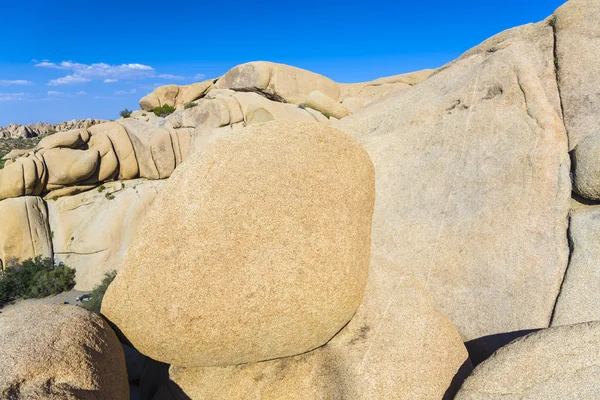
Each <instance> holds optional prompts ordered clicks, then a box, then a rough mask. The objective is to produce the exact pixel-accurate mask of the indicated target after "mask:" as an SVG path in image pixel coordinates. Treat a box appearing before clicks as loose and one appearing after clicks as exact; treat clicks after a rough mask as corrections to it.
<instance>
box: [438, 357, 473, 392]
mask: <svg viewBox="0 0 600 400" xmlns="http://www.w3.org/2000/svg"><path fill="white" fill-rule="evenodd" d="M471 371H473V364H472V363H471V360H470V359H469V358H467V359H466V360H465V362H464V363H463V364H462V365H461V366H460V368H459V369H458V371H456V374H455V375H454V378H452V382H450V386H448V389H446V392H445V393H444V397H442V400H452V399H454V396H456V393H458V391H459V390H460V387H461V386H462V384H463V382H464V381H465V379H467V377H468V376H469V375H470V374H471Z"/></svg>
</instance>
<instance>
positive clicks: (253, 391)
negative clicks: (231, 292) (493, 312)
mask: <svg viewBox="0 0 600 400" xmlns="http://www.w3.org/2000/svg"><path fill="white" fill-rule="evenodd" d="M399 271H400V268H398V265H395V264H391V263H389V262H387V261H385V260H383V259H373V260H372V262H371V271H370V273H369V281H368V284H367V290H366V293H365V298H364V301H363V303H362V305H361V306H360V308H359V309H358V311H357V313H356V315H355V316H354V318H352V320H351V321H350V323H349V324H348V325H347V326H346V327H344V329H342V330H341V332H339V333H338V334H337V335H336V336H335V337H334V338H333V339H332V340H331V341H329V343H327V345H326V346H323V347H321V348H319V349H316V350H314V351H311V352H309V353H306V354H303V355H299V356H295V357H286V358H282V359H279V360H272V361H266V362H261V363H255V364H246V365H243V366H242V365H237V366H228V367H221V368H182V367H176V366H172V367H171V369H170V377H171V379H172V380H173V381H174V382H175V383H176V384H177V385H179V386H180V387H181V389H183V391H184V392H185V393H186V394H187V395H188V396H190V397H191V398H194V399H202V398H210V399H214V400H220V399H223V400H225V399H227V400H236V399H240V400H241V399H246V398H260V399H262V400H274V399H280V398H281V396H282V394H285V396H286V397H285V398H286V399H298V400H300V399H332V400H343V399H353V400H354V399H355V400H371V399H394V400H395V399H406V400H409V399H441V398H446V397H444V396H445V395H446V396H447V398H451V396H452V394H453V393H454V392H453V390H455V389H454V388H452V381H453V379H455V376H457V374H458V378H460V376H461V375H466V374H468V372H469V371H470V369H469V362H468V356H467V352H466V349H465V348H464V345H463V344H462V341H461V338H460V335H459V334H458V333H457V332H456V330H455V329H454V327H453V326H452V324H451V323H450V322H449V321H448V319H447V318H446V317H445V316H444V315H443V314H441V313H440V312H439V311H438V310H437V309H436V308H435V306H434V305H433V303H432V302H431V300H430V299H429V298H428V295H427V294H426V293H425V291H424V290H423V287H422V286H421V285H420V284H418V283H417V282H416V281H415V280H414V279H411V278H410V277H406V276H402V275H401V274H400V273H399ZM458 382H460V380H458Z"/></svg>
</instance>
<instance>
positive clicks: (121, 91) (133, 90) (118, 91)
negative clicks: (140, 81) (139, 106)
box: [114, 89, 137, 96]
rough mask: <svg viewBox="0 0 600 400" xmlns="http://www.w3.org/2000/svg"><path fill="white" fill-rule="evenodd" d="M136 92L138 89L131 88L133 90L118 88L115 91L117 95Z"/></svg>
mask: <svg viewBox="0 0 600 400" xmlns="http://www.w3.org/2000/svg"><path fill="white" fill-rule="evenodd" d="M135 92H137V90H136V89H131V90H117V91H115V93H114V95H115V96H125V95H128V94H135Z"/></svg>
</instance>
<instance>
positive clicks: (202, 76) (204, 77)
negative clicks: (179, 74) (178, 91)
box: [192, 74, 206, 81]
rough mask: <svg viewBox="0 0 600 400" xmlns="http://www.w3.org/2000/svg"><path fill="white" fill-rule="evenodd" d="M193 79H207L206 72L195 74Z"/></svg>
mask: <svg viewBox="0 0 600 400" xmlns="http://www.w3.org/2000/svg"><path fill="white" fill-rule="evenodd" d="M192 79H194V80H195V81H201V80H203V79H206V75H205V74H196V75H194V77H193V78H192Z"/></svg>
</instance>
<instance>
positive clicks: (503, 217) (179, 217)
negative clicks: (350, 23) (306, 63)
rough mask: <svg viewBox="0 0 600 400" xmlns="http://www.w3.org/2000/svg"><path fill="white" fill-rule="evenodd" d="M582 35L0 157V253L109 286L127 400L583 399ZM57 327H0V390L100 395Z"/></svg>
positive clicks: (585, 94) (184, 94)
mask: <svg viewBox="0 0 600 400" xmlns="http://www.w3.org/2000/svg"><path fill="white" fill-rule="evenodd" d="M594 17H597V18H595V19H594ZM599 18H600V3H598V2H597V1H596V0H570V1H569V2H567V3H566V4H565V5H564V6H562V7H561V8H559V9H558V10H557V11H556V12H555V13H554V14H553V15H552V16H550V17H548V18H547V19H545V20H544V21H541V22H539V23H534V24H528V25H525V26H521V27H517V28H514V29H509V30H507V31H505V32H502V33H500V34H498V35H496V36H494V37H492V38H490V39H488V40H486V41H485V42H483V43H481V44H480V45H478V46H476V47H475V48H473V49H471V50H469V51H467V52H466V53H465V54H463V55H462V56H461V57H459V58H458V59H457V60H455V61H452V62H450V63H448V64H447V65H444V66H442V67H441V68H438V69H436V70H425V71H419V72H414V73H410V74H404V75H398V76H394V77H388V78H382V79H378V80H375V81H372V82H366V83H357V84H342V83H337V82H335V81H333V80H331V79H329V78H327V77H325V76H322V75H319V74H317V73H314V72H310V71H306V70H303V69H300V68H296V67H291V66H287V65H282V64H276V63H270V62H263V61H257V62H251V63H247V64H242V65H239V66H236V67H234V68H233V69H231V70H229V71H228V72H227V73H225V74H224V75H223V76H221V77H219V78H215V79H210V80H207V81H204V82H200V83H195V84H192V85H186V86H175V85H169V86H165V87H160V88H158V89H156V90H155V91H154V92H152V93H150V94H149V95H147V96H145V97H144V98H142V99H141V101H140V107H141V110H138V111H135V112H133V114H132V115H131V117H130V118H125V119H120V120H118V121H114V122H107V123H101V124H95V125H94V126H85V127H78V128H77V129H71V130H68V131H63V132H59V133H56V134H54V135H49V136H47V137H45V138H44V139H43V140H41V141H40V143H39V145H38V146H37V147H36V148H35V149H33V150H30V151H15V152H12V153H11V154H10V155H9V156H7V157H8V160H9V161H8V162H7V163H6V167H5V168H4V169H2V170H0V199H1V200H0V260H1V261H2V263H3V264H4V265H5V266H6V263H7V261H8V260H10V259H12V258H20V259H23V258H28V257H32V256H36V255H43V256H48V257H54V258H56V259H58V260H59V261H62V262H64V263H66V264H67V265H71V266H74V267H75V268H76V274H77V275H76V280H77V286H76V288H78V289H81V290H88V289H91V288H92V287H93V286H94V285H95V284H96V283H98V282H99V280H100V279H101V278H102V276H103V274H104V273H106V272H108V271H112V270H113V269H117V270H119V272H118V274H117V277H116V279H115V280H114V282H113V283H112V284H111V285H110V286H109V288H108V290H107V292H106V294H105V297H104V301H103V304H102V314H103V316H104V318H106V320H107V321H108V323H109V324H110V325H111V327H112V328H113V329H114V330H115V332H117V337H119V339H121V340H122V341H123V342H125V343H127V344H128V345H132V346H134V347H135V348H136V349H137V350H138V351H139V352H141V355H139V358H140V359H143V358H144V357H149V358H150V359H152V361H149V362H148V363H147V364H148V365H150V366H154V367H152V368H154V369H153V370H152V368H150V367H148V368H146V367H147V366H146V367H144V368H137V370H136V371H137V372H135V374H134V375H135V376H136V377H139V380H140V381H144V384H143V385H142V384H141V385H140V386H143V390H140V393H141V394H142V398H143V399H144V400H146V399H148V400H153V399H154V400H160V399H174V400H179V399H184V398H192V399H216V400H218V399H223V400H225V399H227V400H236V399H240V400H241V399H247V398H252V399H261V400H278V399H281V398H286V399H302V400H305V399H327V400H330V399H334V400H347V399H353V400H354V399H356V400H371V399H437V400H439V399H451V398H454V396H455V395H456V398H457V399H465V400H466V399H499V398H502V399H520V398H531V399H549V398H553V399H554V398H557V399H562V398H565V399H566V398H569V399H570V398H582V399H583V398H585V399H588V398H589V399H593V398H599V397H600V386H599V385H598V382H599V381H600V376H599V373H598V371H600V365H599V362H600V361H599V360H600V358H599V357H598V354H600V348H599V341H598V338H599V337H600V330H599V329H600V328H599V327H600V325H599V323H600V322H599V320H600V296H599V295H598V293H599V291H598V285H600V272H599V269H598V265H599V262H600V247H599V244H598V243H599V240H600V223H598V221H599V220H600V203H599V201H600V130H599V129H600V128H599V127H600V113H599V112H598V110H599V109H600V97H598V85H599V84H600V81H599V77H600V63H598V62H597V53H598V51H597V50H598V49H599V48H600V28H599V25H598V24H597V20H598V19H599ZM165 106H169V107H165ZM157 107H159V108H161V109H162V110H171V109H174V110H175V111H174V112H172V113H171V114H169V115H165V113H164V112H163V111H161V110H156V111H157V112H156V113H155V112H154V110H155V109H156V108H157ZM157 114H158V115H157ZM80 311H81V310H77V309H74V308H72V307H67V306H64V308H61V307H58V308H56V307H55V308H52V307H49V308H39V309H33V308H32V309H28V310H27V311H26V314H24V316H21V315H20V314H15V313H8V312H7V313H6V314H0V342H2V340H4V342H2V343H3V347H4V348H0V372H2V374H0V375H2V376H1V377H0V397H2V395H4V397H8V398H11V397H10V396H13V394H14V393H22V397H26V395H28V394H29V393H32V395H31V396H33V397H34V398H35V396H37V397H38V398H39V397H44V396H46V398H52V396H55V397H56V398H65V397H68V396H78V395H80V394H81V393H84V391H88V392H85V393H90V394H96V393H97V394H98V396H99V397H95V398H116V399H120V398H123V397H122V396H123V393H125V390H124V389H123V386H124V383H123V378H122V377H123V373H122V367H121V366H122V355H121V353H120V352H119V351H118V347H119V346H118V343H117V339H116V337H115V334H114V333H113V332H112V331H110V329H109V328H108V326H107V325H106V323H105V322H104V321H103V320H101V319H99V318H97V317H92V316H90V315H89V314H87V313H83V311H81V312H80ZM54 320H56V321H58V322H56V323H54V322H53V321H54ZM36 321H41V323H38V324H37V325H36ZM71 325H73V326H75V327H77V329H80V330H83V329H85V330H86V332H90V333H89V334H85V335H82V336H81V337H78V336H77V335H75V334H74V333H73V332H72V331H71V330H70V326H71ZM59 327H60V329H58V328H59ZM23 329H26V330H27V333H26V334H21V333H22V330H23ZM61 329H62V330H63V331H62V332H61ZM20 332H21V333H20ZM19 335H21V336H19ZM507 338H508V339H507ZM515 338H516V340H515V341H513V342H512V343H510V342H509V341H510V340H513V339H515ZM34 342H35V343H34ZM38 342H39V347H36V346H38ZM30 347H31V349H29V348H30ZM23 349H26V350H23ZM2 352H4V353H2ZM55 352H56V354H58V355H57V356H56V357H58V358H56V359H54V358H52V357H54V353H55ZM130 352H134V350H131V349H130ZM469 352H471V356H470V355H469ZM98 353H100V354H98ZM65 354H67V355H68V356H65ZM482 355H484V356H482ZM71 360H75V363H76V364H75V365H76V367H75V369H74V370H73V368H74V367H73V364H69V363H68V362H70V361H71ZM471 360H473V361H474V363H475V364H478V365H473V364H474V363H473V362H472V361H471ZM24 363H26V364H27V365H25V364H24ZM130 364H131V363H130ZM40 365H41V367H40ZM107 365H111V367H112V370H109V368H107ZM149 370H152V371H149ZM65 371H71V372H68V373H67V372H65ZM132 374H133V373H132ZM469 375H470V376H469ZM467 376H469V377H468V378H467V379H466V381H465V378H466V377H467ZM130 378H131V377H130ZM463 381H464V384H463V385H462V388H461V384H462V383H463ZM125 385H126V383H125ZM111 390H112V392H111ZM77 391H79V392H77ZM73 393H77V394H76V395H75V394H73ZM457 393H458V394H457ZM61 396H62V397H61ZM111 396H112V397H111ZM17 398H18V396H17Z"/></svg>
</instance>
